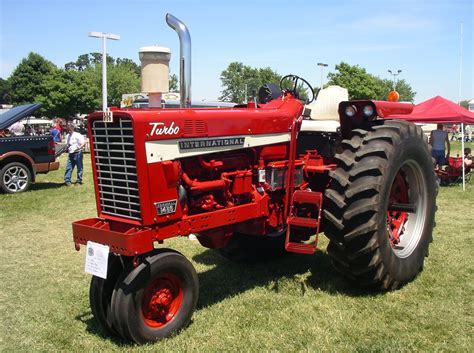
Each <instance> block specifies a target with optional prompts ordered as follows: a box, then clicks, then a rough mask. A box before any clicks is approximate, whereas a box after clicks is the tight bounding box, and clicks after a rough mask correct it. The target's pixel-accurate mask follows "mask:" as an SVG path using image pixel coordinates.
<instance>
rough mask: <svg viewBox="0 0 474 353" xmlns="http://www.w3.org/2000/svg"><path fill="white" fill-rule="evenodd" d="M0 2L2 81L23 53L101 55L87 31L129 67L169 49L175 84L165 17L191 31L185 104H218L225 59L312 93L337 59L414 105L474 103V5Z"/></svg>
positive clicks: (412, 0)
mask: <svg viewBox="0 0 474 353" xmlns="http://www.w3.org/2000/svg"><path fill="white" fill-rule="evenodd" d="M0 4H1V5H0V61H1V62H0V77H1V78H4V79H6V78H8V77H9V76H10V75H11V73H12V72H13V70H14V69H15V67H16V66H17V65H18V64H19V62H20V61H21V60H22V59H23V58H24V57H26V56H27V55H28V53H29V52H36V53H38V54H40V55H42V56H43V57H44V58H46V59H48V60H50V61H52V62H53V63H54V64H56V65H57V66H59V67H63V66H64V64H65V63H67V62H70V61H75V60H76V59H77V57H78V56H79V55H81V54H84V53H90V52H100V51H101V41H100V40H99V39H97V38H89V37H88V36H87V33H88V32H90V31H99V32H108V33H114V34H118V35H120V36H121V39H120V40H119V41H108V43H107V53H108V54H109V55H111V56H112V57H115V58H117V57H121V58H130V59H132V60H134V61H135V62H137V63H139V60H138V50H139V48H140V47H143V46H149V45H159V46H165V47H168V48H170V49H171V51H172V57H171V62H170V71H171V73H175V74H178V76H179V67H178V59H177V58H178V54H179V41H178V36H177V34H176V32H174V31H173V30H172V29H171V28H169V27H168V26H167V24H166V21H165V15H166V13H171V14H173V15H174V16H176V17H177V18H179V19H180V20H182V21H183V22H184V23H185V24H186V25H187V26H188V28H189V31H190V33H191V39H192V99H193V100H197V99H210V100H215V99H217V98H218V97H219V95H220V93H221V90H222V88H221V85H220V79H219V77H220V74H221V72H222V71H223V70H225V69H226V68H227V66H228V65H229V64H230V63H231V62H233V61H239V62H242V63H244V64H245V65H250V66H252V67H270V68H272V69H273V70H275V71H277V72H278V73H279V74H280V75H284V74H289V73H292V74H296V75H299V76H301V77H303V78H305V79H306V80H308V81H309V82H310V83H311V84H312V85H313V86H315V87H319V86H320V84H321V69H320V67H318V66H317V63H318V62H322V63H327V64H328V65H329V66H328V67H327V68H326V69H325V71H324V72H323V75H324V78H323V80H324V81H325V80H326V75H327V73H328V72H334V71H335V65H336V64H338V63H340V62H341V61H344V62H347V63H349V64H350V65H359V66H361V67H363V68H365V69H366V70H367V71H368V72H369V73H371V74H374V75H376V76H379V77H380V78H390V77H391V76H390V74H389V73H388V72H387V70H389V69H390V70H392V71H397V70H402V72H401V73H400V75H399V78H400V79H405V80H406V81H407V82H408V83H409V84H410V85H411V86H412V87H413V89H414V90H415V91H416V92H417V94H416V96H415V102H416V103H419V102H421V101H424V100H426V99H429V98H431V97H433V96H436V95H441V96H443V97H445V98H448V99H451V100H453V101H455V102H457V101H458V100H459V91H460V90H459V86H460V82H461V83H462V85H461V98H462V99H472V98H474V80H473V78H474V74H473V63H474V54H473V35H474V24H473V17H474V0H431V1H422V0H397V1H370V0H356V1H342V0H333V1H327V0H326V1H320V0H307V1H303V0H292V1H288V0H284V1H282V0H272V1H267V0H260V1H257V0H252V1H248V0H239V1H225V0H220V1H208V0H200V1H189V0H188V1H184V0H182V1H180V0H173V1H172V0H168V1H161V0H153V1H152V0H136V1H132V0H114V1H112V0H106V1H100V0H94V1H90V0H74V1H71V0H61V1H60V0H0ZM461 22H462V23H463V25H462V28H463V31H462V32H463V35H462V36H461ZM461 42H462V46H461ZM461 48H462V50H461ZM461 52H462V55H461ZM461 58H462V60H461ZM461 62H462V65H461ZM461 68H462V69H461ZM461 73H462V75H461ZM461 76H462V79H461V80H460V77H461Z"/></svg>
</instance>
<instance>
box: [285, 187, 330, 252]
mask: <svg viewBox="0 0 474 353" xmlns="http://www.w3.org/2000/svg"><path fill="white" fill-rule="evenodd" d="M322 203H323V194H322V193H320V192H314V191H306V190H296V191H295V192H294V193H293V195H292V198H291V204H290V212H289V213H290V214H289V215H288V218H287V220H286V224H287V231H286V241H285V249H286V251H289V252H295V253H300V254H310V255H311V254H314V253H315V251H316V248H317V244H318V237H317V234H318V233H319V224H320V221H321V209H322ZM302 213H303V214H304V213H306V214H307V217H305V216H304V215H302ZM294 227H298V228H299V229H300V230H301V229H302V228H307V229H311V230H314V233H313V234H316V241H314V242H313V243H311V244H307V243H303V242H301V241H292V238H294V236H293V237H292V229H293V228H294Z"/></svg>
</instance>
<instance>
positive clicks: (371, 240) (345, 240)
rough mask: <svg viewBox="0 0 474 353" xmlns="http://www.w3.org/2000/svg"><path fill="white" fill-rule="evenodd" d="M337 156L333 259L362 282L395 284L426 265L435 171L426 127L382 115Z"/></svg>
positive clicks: (331, 195) (329, 201)
mask: <svg viewBox="0 0 474 353" xmlns="http://www.w3.org/2000/svg"><path fill="white" fill-rule="evenodd" d="M342 144H343V147H344V151H343V152H342V153H340V154H337V155H336V156H335V158H336V161H337V169H336V170H335V171H333V172H331V173H330V176H331V177H332V179H333V181H332V183H331V187H330V188H329V189H328V190H327V191H326V193H325V197H326V203H325V204H326V209H325V210H324V217H325V219H326V220H327V221H328V222H327V223H328V226H327V229H326V230H325V233H326V235H327V236H328V237H329V239H330V243H329V245H328V249H327V250H328V253H329V255H330V256H331V257H332V259H333V265H334V267H335V268H336V269H337V270H338V271H339V272H341V273H342V274H343V275H345V276H346V277H347V278H349V279H351V280H353V281H354V282H356V283H357V284H360V285H363V286H370V287H374V288H376V289H382V290H391V289H396V288H399V287H400V286H402V285H403V284H405V283H407V282H409V281H411V280H412V279H413V278H414V277H415V276H416V275H417V274H418V273H419V272H420V271H421V270H422V268H423V262H424V258H425V256H427V254H428V246H429V243H430V241H431V240H432V231H433V226H434V215H435V210H436V192H437V189H436V178H435V174H434V171H433V163H432V159H431V153H430V149H429V146H428V144H427V143H426V141H425V139H424V136H423V132H422V130H421V128H419V127H417V126H416V125H414V124H412V123H408V122H402V121H390V120H387V121H376V122H374V123H373V124H372V125H371V126H368V127H367V128H366V129H357V130H354V131H353V132H352V134H351V137H350V139H348V140H344V141H343V143H342Z"/></svg>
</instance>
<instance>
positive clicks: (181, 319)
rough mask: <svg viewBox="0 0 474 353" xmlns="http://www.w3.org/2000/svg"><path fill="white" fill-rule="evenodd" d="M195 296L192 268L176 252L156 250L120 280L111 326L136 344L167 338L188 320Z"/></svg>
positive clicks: (196, 283)
mask: <svg viewBox="0 0 474 353" xmlns="http://www.w3.org/2000/svg"><path fill="white" fill-rule="evenodd" d="M198 293H199V281H198V277H197V274H196V271H195V270H194V267H193V265H192V264H191V263H190V262H189V261H188V260H187V259H186V258H185V257H184V256H183V255H181V254H180V253H178V252H175V251H172V250H168V249H160V250H156V251H155V252H153V253H151V254H148V255H145V256H143V257H142V258H141V259H140V264H139V265H138V266H137V267H136V268H133V269H131V271H129V272H128V273H126V274H125V273H124V274H123V275H122V276H121V277H120V278H119V281H118V282H117V284H116V286H115V289H114V294H113V296H112V314H113V323H114V326H115V327H116V328H117V331H118V332H119V333H120V334H121V335H122V336H123V337H124V338H128V339H131V340H133V341H134V342H136V343H147V342H153V341H157V340H160V339H163V338H166V337H170V336H172V335H173V334H175V333H177V332H178V331H179V330H180V329H182V328H183V327H185V326H186V325H187V324H188V323H189V321H190V320H191V316H192V314H193V312H194V309H195V307H196V303H197V299H198Z"/></svg>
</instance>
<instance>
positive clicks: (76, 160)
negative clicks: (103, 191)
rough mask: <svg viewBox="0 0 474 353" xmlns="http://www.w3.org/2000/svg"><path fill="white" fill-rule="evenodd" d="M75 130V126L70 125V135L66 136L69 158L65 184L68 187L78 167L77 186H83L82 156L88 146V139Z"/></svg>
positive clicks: (68, 129) (68, 128)
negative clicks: (85, 146) (86, 145)
mask: <svg viewBox="0 0 474 353" xmlns="http://www.w3.org/2000/svg"><path fill="white" fill-rule="evenodd" d="M74 130H75V126H74V125H73V124H69V125H68V127H67V131H68V135H67V136H66V141H67V150H68V153H69V156H68V159H67V164H66V172H65V173H64V183H65V184H66V186H71V176H72V172H73V170H74V167H77V182H76V185H82V171H83V164H82V158H83V156H82V154H83V149H84V145H85V144H86V139H85V138H84V136H82V135H81V134H80V133H79V132H76V131H74Z"/></svg>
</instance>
